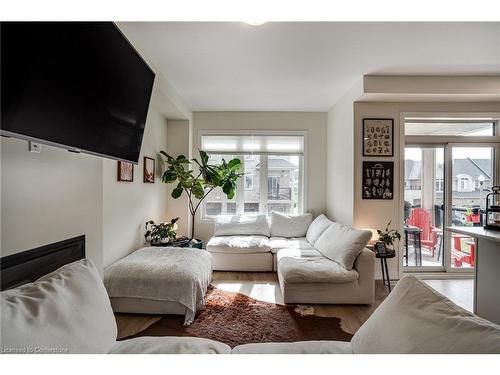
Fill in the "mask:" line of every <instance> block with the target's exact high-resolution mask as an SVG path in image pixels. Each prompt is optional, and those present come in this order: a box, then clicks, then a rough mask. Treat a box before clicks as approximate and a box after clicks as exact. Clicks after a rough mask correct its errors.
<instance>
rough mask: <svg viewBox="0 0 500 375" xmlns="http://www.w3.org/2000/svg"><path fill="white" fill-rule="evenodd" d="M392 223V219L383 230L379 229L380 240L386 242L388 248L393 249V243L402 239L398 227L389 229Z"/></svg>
mask: <svg viewBox="0 0 500 375" xmlns="http://www.w3.org/2000/svg"><path fill="white" fill-rule="evenodd" d="M390 225H391V221H389V222H388V223H387V226H386V227H385V229H384V230H383V231H382V230H380V229H377V233H378V241H381V242H384V243H385V245H386V246H387V249H391V250H392V249H393V247H392V245H393V244H394V242H395V241H396V240H398V241H400V240H401V233H399V232H398V231H397V230H396V229H389V227H390Z"/></svg>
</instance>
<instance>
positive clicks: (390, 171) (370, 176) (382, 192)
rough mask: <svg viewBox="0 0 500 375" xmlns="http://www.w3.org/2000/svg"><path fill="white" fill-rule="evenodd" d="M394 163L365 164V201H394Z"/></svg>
mask: <svg viewBox="0 0 500 375" xmlns="http://www.w3.org/2000/svg"><path fill="white" fill-rule="evenodd" d="M393 196H394V162H392V161H388V162H384V161H364V162H363V199H393Z"/></svg>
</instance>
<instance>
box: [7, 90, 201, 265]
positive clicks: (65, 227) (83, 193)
mask: <svg viewBox="0 0 500 375" xmlns="http://www.w3.org/2000/svg"><path fill="white" fill-rule="evenodd" d="M171 94H172V93H171ZM165 107H167V108H172V107H173V104H172V103H171V102H170V99H169V98H167V97H166V96H165V95H164V93H163V91H162V89H161V85H159V84H157V83H156V82H155V87H154V89H153V96H152V98H151V104H150V108H149V111H148V117H147V120H146V129H145V133H144V139H143V143H142V149H141V156H140V163H139V165H138V166H135V167H134V182H118V181H117V162H116V161H114V160H110V159H104V158H101V157H96V156H89V155H85V154H73V153H69V152H67V151H65V150H63V149H59V148H55V147H50V146H45V145H42V153H40V154H34V153H30V152H29V151H28V142H26V141H22V140H18V139H14V138H9V139H7V138H2V141H1V146H2V147H1V156H2V159H1V173H2V174H1V180H2V181H1V208H2V212H1V229H2V231H1V234H2V236H1V255H2V256H5V255H10V254H14V253H17V252H20V251H24V250H29V249H31V248H34V247H38V246H42V245H46V244H49V243H52V242H56V241H60V240H63V239H67V238H70V237H74V236H78V235H81V234H85V235H86V236H87V237H86V250H87V256H88V258H90V259H91V260H92V261H93V262H94V263H95V264H96V266H97V268H98V269H99V270H100V271H101V273H102V269H103V267H106V266H107V265H109V264H110V263H112V262H114V261H116V260H117V259H119V258H121V257H123V256H125V255H127V254H128V253H130V252H132V251H133V250H136V249H137V248H139V247H140V246H142V244H143V239H144V238H143V234H144V223H145V222H146V221H147V220H149V219H153V220H155V221H165V220H166V219H167V218H168V219H170V216H168V215H169V212H170V211H168V210H167V194H168V192H167V186H166V185H165V184H164V183H162V182H161V174H162V171H163V162H162V161H161V159H159V158H158V155H157V153H158V152H159V151H160V150H165V149H167V120H166V117H165V116H166V115H167V114H166V113H165ZM188 117H189V118H190V117H191V116H188ZM186 122H187V124H188V127H189V124H190V121H189V120H187V121H186ZM183 142H184V143H183V145H185V146H186V147H187V148H189V140H188V139H185V140H184V141H183ZM144 155H147V156H150V157H154V158H156V159H157V161H156V169H157V172H156V182H155V183H154V184H145V183H143V169H142V168H143V157H144Z"/></svg>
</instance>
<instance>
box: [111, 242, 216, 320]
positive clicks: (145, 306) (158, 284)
mask: <svg viewBox="0 0 500 375" xmlns="http://www.w3.org/2000/svg"><path fill="white" fill-rule="evenodd" d="M211 281H212V261H211V255H210V253H209V252H208V251H205V250H199V249H190V248H177V247H144V248H142V249H139V250H137V251H134V252H133V253H132V254H130V255H127V256H126V257H125V258H122V259H120V260H119V261H117V262H115V263H113V264H112V265H110V266H108V267H107V268H106V269H105V270H104V285H105V286H106V289H107V291H108V294H109V297H110V300H111V305H112V307H113V310H114V311H115V312H122V313H139V314H177V315H185V321H184V324H185V325H189V324H191V323H192V322H193V320H194V317H195V314H196V311H197V310H198V309H200V308H201V307H202V306H203V305H204V300H205V294H206V292H207V289H208V286H209V285H210V282H211Z"/></svg>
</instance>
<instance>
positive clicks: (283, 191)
mask: <svg viewBox="0 0 500 375" xmlns="http://www.w3.org/2000/svg"><path fill="white" fill-rule="evenodd" d="M267 199H270V200H278V201H289V200H291V199H292V188H290V187H288V188H274V189H271V190H269V191H268V192H267Z"/></svg>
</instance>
